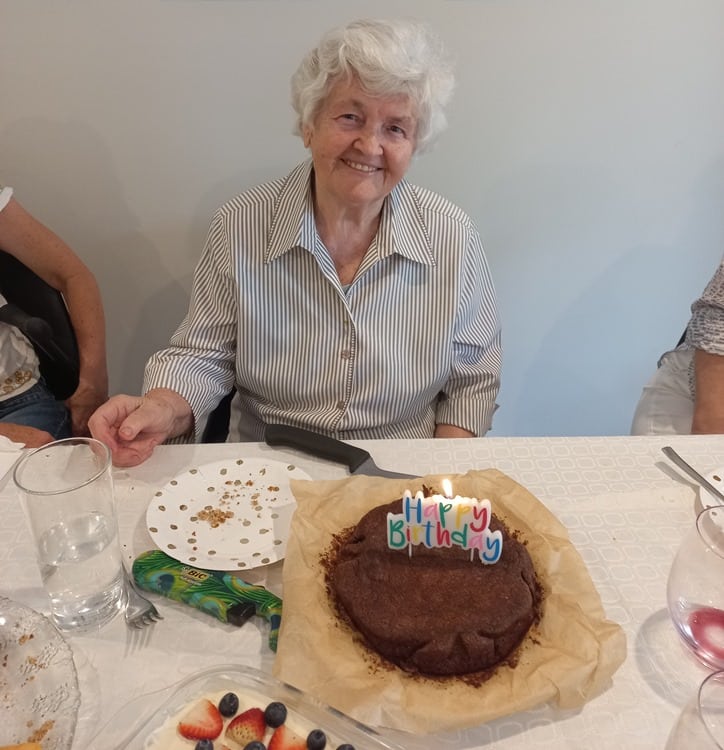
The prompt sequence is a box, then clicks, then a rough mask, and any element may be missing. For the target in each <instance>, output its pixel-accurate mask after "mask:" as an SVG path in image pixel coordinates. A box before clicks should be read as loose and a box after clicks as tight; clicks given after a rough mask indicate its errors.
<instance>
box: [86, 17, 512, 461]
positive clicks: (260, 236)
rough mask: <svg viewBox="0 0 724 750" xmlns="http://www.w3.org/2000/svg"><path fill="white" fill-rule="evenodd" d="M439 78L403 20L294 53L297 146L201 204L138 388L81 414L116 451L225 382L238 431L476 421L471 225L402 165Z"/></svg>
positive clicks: (494, 365)
mask: <svg viewBox="0 0 724 750" xmlns="http://www.w3.org/2000/svg"><path fill="white" fill-rule="evenodd" d="M452 87H453V77H452V74H451V72H450V69H449V67H448V66H447V64H446V63H445V61H444V60H443V59H442V56H441V50H440V48H439V45H438V44H437V42H436V40H435V39H434V38H433V37H432V36H431V35H430V34H429V32H427V31H426V29H425V28H424V27H422V26H420V25H417V24H415V23H411V22H392V21H357V22H354V23H351V24H349V25H348V26H346V27H344V28H340V29H336V30H333V31H331V32H329V33H327V34H326V35H325V36H324V37H323V38H322V40H321V42H320V44H319V45H318V47H317V48H316V49H314V50H313V51H312V52H310V53H309V54H308V55H307V56H306V58H305V59H304V60H303V61H302V63H301V65H300V66H299V68H298V70H297V71H296V73H295V74H294V76H293V79H292V99H293V104H294V108H295V110H296V112H297V115H298V120H297V129H298V133H299V134H300V135H301V137H302V139H303V141H304V145H305V147H306V148H308V149H309V151H310V153H311V160H310V161H308V162H305V163H303V164H301V165H299V166H298V167H297V168H296V169H294V171H293V172H291V174H289V175H288V176H287V177H285V178H283V179H280V180H276V181H274V182H270V183H268V184H265V185H262V186H260V187H257V188H254V189H251V190H249V191H248V192H245V193H242V194H241V195H239V196H237V197H236V198H234V199H233V200H231V201H230V202H229V203H227V204H226V205H225V206H223V207H222V208H221V209H219V210H218V211H217V213H216V214H215V216H214V218H213V220H212V223H211V228H210V230H209V235H208V239H207V243H206V247H205V249H204V253H203V255H202V257H201V260H200V262H199V264H198V267H197V269H196V272H195V275H194V284H193V290H192V296H191V303H190V307H189V311H188V314H187V316H186V318H185V320H184V321H183V322H182V323H181V326H180V327H179V329H178V330H177V331H176V333H175V334H174V336H173V338H172V339H171V343H170V346H169V347H168V348H167V349H164V350H163V351H161V352H158V353H157V354H155V355H154V356H153V357H152V358H151V360H150V361H149V363H148V365H147V367H146V373H145V382H144V392H145V395H144V396H143V397H132V396H116V397H114V398H112V399H111V400H110V401H108V402H107V403H106V404H105V405H104V406H102V407H101V408H100V409H99V410H98V411H97V412H96V413H95V415H94V416H93V418H92V420H91V423H90V424H91V429H92V432H93V434H94V435H95V436H96V437H98V438H100V439H101V440H103V441H105V442H107V443H108V444H109V445H110V446H111V448H112V450H113V455H114V461H115V463H116V464H117V465H134V464H137V463H140V462H141V461H143V460H145V459H146V458H147V457H148V456H149V455H150V454H151V452H152V451H153V448H154V447H155V446H156V445H158V444H159V443H161V442H163V441H165V440H167V439H169V438H173V437H179V436H187V437H190V436H191V435H193V434H194V433H195V436H196V438H199V437H200V436H201V433H202V430H203V426H204V424H205V422H206V418H207V416H208V415H209V413H210V412H211V410H212V409H213V408H214V407H215V405H216V404H217V403H218V402H219V401H220V399H221V398H222V397H223V396H224V394H226V393H227V392H229V391H230V390H231V389H232V387H236V390H237V393H238V396H237V397H238V399H239V403H240V412H241V417H240V424H239V426H238V429H239V433H240V435H241V437H242V439H246V440H259V439H262V437H263V431H264V425H265V424H267V423H270V422H283V423H287V424H292V425H296V426H300V427H304V428H307V429H311V430H315V431H317V432H323V433H326V434H329V435H333V436H335V437H338V438H340V439H349V438H352V439H365V438H424V437H432V436H437V437H453V436H472V435H483V434H485V433H486V432H487V430H488V429H489V428H490V425H491V421H492V417H493V412H494V410H495V399H496V395H497V393H498V388H499V374H500V330H499V324H498V316H497V311H496V304H495V296H494V291H493V285H492V282H491V279H490V274H489V271H488V265H487V262H486V259H485V255H484V253H483V249H482V245H481V242H480V237H479V235H478V232H477V231H476V229H475V227H474V226H473V224H472V222H471V221H470V219H469V218H468V217H467V216H466V215H465V214H464V213H463V212H462V211H461V210H460V209H459V208H457V207H456V206H454V205H452V204H450V203H449V202H448V201H446V200H445V199H443V198H441V197H440V196H438V195H436V194H434V193H431V192H429V191H427V190H424V189H422V188H419V187H415V186H414V185H411V184H409V183H407V182H406V181H405V179H404V177H405V173H406V172H407V169H408V167H409V166H410V162H411V160H412V157H413V156H414V155H415V154H416V153H417V152H420V151H423V150H425V149H426V148H428V147H429V146H430V145H431V143H432V142H433V140H434V138H435V137H436V136H437V135H438V134H439V132H440V131H441V130H442V129H443V127H444V124H445V117H444V113H443V107H444V105H445V103H446V101H447V100H448V98H449V95H450V93H451V91H452Z"/></svg>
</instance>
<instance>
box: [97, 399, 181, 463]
mask: <svg viewBox="0 0 724 750" xmlns="http://www.w3.org/2000/svg"><path fill="white" fill-rule="evenodd" d="M193 424H194V418H193V413H192V411H191V406H190V405H189V403H188V401H186V399H185V398H183V396H180V395H179V394H178V393H176V392H175V391H172V390H170V389H168V388H155V389H154V390H152V391H149V392H148V393H147V394H146V395H145V396H125V395H119V396H113V397H112V398H111V399H109V400H108V401H107V402H106V403H105V404H103V405H102V406H101V407H99V408H98V409H97V410H96V411H95V412H94V414H93V415H92V416H91V418H90V419H89V420H88V427H89V428H90V432H91V435H93V437H94V438H96V439H98V440H100V441H101V442H103V443H105V444H106V445H107V446H108V447H109V448H110V449H111V453H112V454H113V463H114V465H116V466H137V465H138V464H140V463H143V462H144V461H145V460H146V459H147V458H149V457H150V456H151V454H152V453H153V449H154V448H155V447H156V446H157V445H160V444H161V443H163V442H164V441H166V440H168V438H172V437H176V436H177V435H183V434H184V433H186V432H189V431H190V430H191V429H192V428H193Z"/></svg>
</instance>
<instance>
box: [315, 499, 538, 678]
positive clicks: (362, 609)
mask: <svg viewBox="0 0 724 750" xmlns="http://www.w3.org/2000/svg"><path fill="white" fill-rule="evenodd" d="M420 497H421V495H420ZM436 497H439V496H436ZM465 499H466V500H468V499H467V498H465ZM409 500H410V496H409V495H407V494H406V497H405V498H403V499H401V500H396V501H394V502H391V503H388V504H386V505H382V506H379V507H377V508H374V509H372V510H371V511H369V512H368V513H367V514H366V515H365V516H363V517H362V519H361V520H360V521H359V523H358V524H357V526H356V527H354V528H351V529H347V530H346V531H344V532H342V533H341V534H340V535H339V536H338V537H337V538H336V539H335V542H334V544H333V546H332V548H331V550H330V551H329V552H328V554H327V556H326V560H325V562H326V565H325V567H326V580H327V587H328V590H329V593H330V596H331V598H332V600H333V602H334V604H335V606H336V609H337V611H338V612H339V614H340V616H341V617H342V619H344V620H346V621H348V622H349V623H350V624H351V625H352V626H353V628H355V629H356V630H357V631H359V633H360V634H361V635H362V636H363V638H364V641H365V642H366V644H367V645H368V646H369V647H371V648H372V649H373V650H374V651H376V652H378V653H379V654H381V655H382V656H383V657H385V658H386V659H387V660H389V661H391V662H393V663H394V664H396V665H397V666H399V667H400V668H402V669H403V670H405V671H407V672H412V673H421V674H426V675H463V674H469V673H472V672H484V671H486V670H487V671H491V670H492V669H493V668H494V667H496V666H498V665H500V664H501V663H505V662H511V661H512V659H513V656H514V653H515V650H516V648H517V646H518V645H519V644H520V643H521V641H522V640H523V638H524V637H525V635H526V633H527V632H528V630H529V628H530V626H531V625H532V624H533V623H534V622H535V621H536V619H537V617H538V614H539V606H540V599H541V592H540V587H539V585H538V582H537V580H536V575H535V570H534V568H533V562H532V560H531V557H530V555H529V554H528V551H527V549H526V547H525V545H524V544H523V543H521V541H519V540H518V539H517V538H516V535H515V534H514V533H512V532H511V531H510V530H509V529H508V528H507V527H506V526H505V524H504V523H503V522H502V521H501V520H500V519H499V518H497V517H496V516H495V515H494V514H493V513H492V512H490V510H489V509H490V505H489V503H488V501H484V502H485V503H488V505H487V511H486V512H487V516H486V517H485V530H484V532H483V531H481V526H480V524H479V525H478V527H477V531H478V532H479V533H477V534H476V533H475V531H476V526H475V522H474V521H473V522H470V523H466V524H460V523H458V525H457V526H456V525H455V523H454V521H455V519H454V518H453V513H454V512H455V511H450V512H448V514H447V518H445V517H444V516H445V512H444V509H443V511H442V514H443V522H442V523H439V522H438V523H436V524H432V523H426V519H425V518H424V517H422V515H421V516H420V517H418V518H417V524H415V523H412V524H407V525H405V524H404V523H403V521H402V520H401V519H403V517H404V512H405V503H406V501H407V502H408V511H409ZM427 502H429V501H427ZM472 502H474V503H476V504H479V501H472ZM433 505H434V503H433ZM449 507H450V505H449V504H448V505H446V506H445V508H447V509H449ZM441 508H442V506H441ZM434 511H435V509H434V508H432V510H430V511H429V512H430V513H434ZM425 513H426V516H427V515H428V511H425ZM468 517H469V518H471V519H472V518H473V515H472V514H471V515H469V516H468ZM475 518H477V516H475ZM407 520H408V521H409V520H410V519H409V516H408V519H407ZM413 520H414V519H413ZM438 521H439V518H438ZM445 521H447V524H446V523H445ZM458 521H459V519H458ZM451 528H452V529H455V530H454V531H452V535H453V543H452V544H450V537H449V534H450V533H451V532H450V529H451ZM435 533H437V534H438V536H439V537H440V538H439V539H438V542H439V541H440V539H442V541H443V544H442V546H435V540H434V539H432V538H431V537H432V535H433V534H435ZM445 534H448V536H445ZM456 534H457V539H456V540H455V535H456ZM445 542H447V543H448V544H449V545H450V546H446V545H445ZM395 547H397V548H395Z"/></svg>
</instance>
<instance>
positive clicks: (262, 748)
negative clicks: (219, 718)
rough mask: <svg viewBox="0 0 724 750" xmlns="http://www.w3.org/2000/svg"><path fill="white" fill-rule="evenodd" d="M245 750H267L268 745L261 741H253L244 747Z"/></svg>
mask: <svg viewBox="0 0 724 750" xmlns="http://www.w3.org/2000/svg"><path fill="white" fill-rule="evenodd" d="M244 750H266V745H265V744H264V743H263V742H259V740H252V741H251V742H249V743H248V744H246V745H244Z"/></svg>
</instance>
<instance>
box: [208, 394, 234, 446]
mask: <svg viewBox="0 0 724 750" xmlns="http://www.w3.org/2000/svg"><path fill="white" fill-rule="evenodd" d="M235 392H236V390H235V389H234V388H232V389H231V393H227V394H226V396H224V398H222V399H221V401H219V403H218V405H217V406H216V408H215V409H214V410H213V411H212V412H211V414H209V418H208V419H207V420H206V427H204V431H203V433H202V434H201V442H202V443H225V442H226V438H227V437H229V418H230V417H231V402H232V400H233V398H234V393H235Z"/></svg>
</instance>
